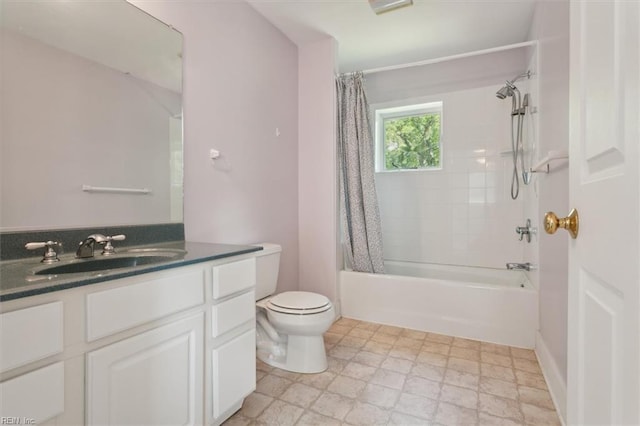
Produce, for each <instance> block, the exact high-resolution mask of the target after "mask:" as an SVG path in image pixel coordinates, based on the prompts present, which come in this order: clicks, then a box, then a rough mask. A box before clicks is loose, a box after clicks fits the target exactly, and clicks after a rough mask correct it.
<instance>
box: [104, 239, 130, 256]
mask: <svg viewBox="0 0 640 426" xmlns="http://www.w3.org/2000/svg"><path fill="white" fill-rule="evenodd" d="M125 238H127V237H126V236H125V235H124V234H118V235H113V236H109V237H105V242H106V244H105V245H104V248H103V249H102V255H103V256H110V255H112V254H114V253H115V252H116V249H115V248H114V247H113V245H111V241H122V240H124V239H125Z"/></svg>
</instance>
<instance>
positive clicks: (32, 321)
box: [0, 302, 64, 371]
mask: <svg viewBox="0 0 640 426" xmlns="http://www.w3.org/2000/svg"><path fill="white" fill-rule="evenodd" d="M62 327H63V309H62V302H53V303H47V304H46V305H40V306H34V307H32V308H25V309H20V310H17V311H13V312H7V313H4V314H2V315H0V341H1V342H2V344H1V345H0V371H7V370H11V369H12V368H16V367H19V366H21V365H25V364H28V363H30V362H33V361H37V360H39V359H42V358H46V357H48V356H51V355H55V354H57V353H60V352H62V349H63V347H64V345H63V337H62Z"/></svg>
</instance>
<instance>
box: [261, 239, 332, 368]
mask: <svg viewBox="0 0 640 426" xmlns="http://www.w3.org/2000/svg"><path fill="white" fill-rule="evenodd" d="M257 245H259V246H262V247H263V249H262V250H260V251H258V252H256V345H257V355H258V359H260V360H261V361H263V362H265V363H266V364H269V365H271V366H273V367H277V368H280V369H282V370H287V371H293V372H296V373H320V372H322V371H325V370H326V369H327V354H326V352H325V348H324V339H323V337H322V335H323V333H324V332H326V331H327V330H328V329H329V327H331V324H332V323H333V321H334V319H335V309H334V307H333V304H332V303H331V301H330V300H329V299H328V298H327V297H325V296H323V295H321V294H317V293H310V292H306V291H286V292H284V293H280V294H274V293H275V291H276V285H277V283H278V270H279V268H280V252H281V251H282V248H281V247H280V246H279V245H277V244H269V243H265V244H257Z"/></svg>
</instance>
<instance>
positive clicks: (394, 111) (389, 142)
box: [375, 102, 442, 172]
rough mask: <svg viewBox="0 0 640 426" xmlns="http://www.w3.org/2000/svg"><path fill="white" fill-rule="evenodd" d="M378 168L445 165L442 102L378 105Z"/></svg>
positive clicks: (381, 170)
mask: <svg viewBox="0 0 640 426" xmlns="http://www.w3.org/2000/svg"><path fill="white" fill-rule="evenodd" d="M375 123H376V136H375V138H376V171H379V172H383V171H393V170H425V169H440V168H441V167H442V146H441V136H442V102H431V103H427V104H419V105H406V106H401V107H394V108H384V109H377V110H376V112H375Z"/></svg>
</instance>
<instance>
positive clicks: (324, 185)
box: [298, 38, 338, 301]
mask: <svg viewBox="0 0 640 426" xmlns="http://www.w3.org/2000/svg"><path fill="white" fill-rule="evenodd" d="M336 55H337V44H336V42H335V40H334V39H332V38H327V39H326V40H322V41H319V42H315V43H311V44H308V45H305V46H303V47H300V49H299V62H298V70H299V74H298V75H299V79H300V82H299V86H298V87H299V89H298V90H299V109H298V117H299V119H300V123H299V126H300V127H299V140H300V142H299V154H298V174H299V179H300V181H299V195H298V197H299V198H298V199H299V204H298V215H299V216H298V218H299V225H300V237H299V238H300V239H299V241H300V259H299V260H300V266H299V274H300V290H306V291H313V292H317V293H321V294H324V295H325V296H327V297H329V298H330V299H332V300H333V301H336V299H337V282H338V276H337V274H338V255H337V253H338V247H337V246H338V239H337V185H336V183H337V178H336V141H335V136H336V132H335V78H334V72H335V67H336Z"/></svg>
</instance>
